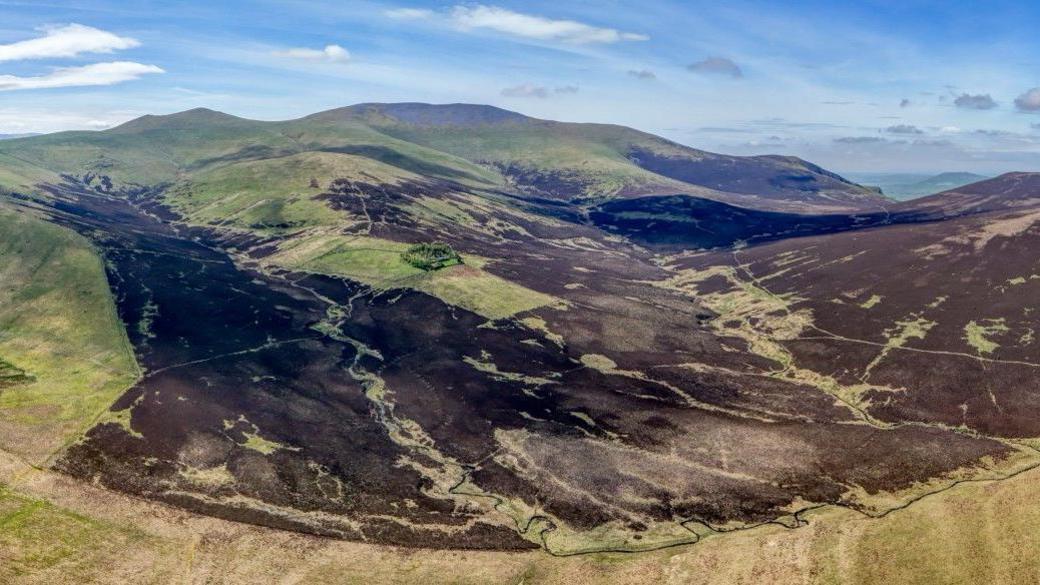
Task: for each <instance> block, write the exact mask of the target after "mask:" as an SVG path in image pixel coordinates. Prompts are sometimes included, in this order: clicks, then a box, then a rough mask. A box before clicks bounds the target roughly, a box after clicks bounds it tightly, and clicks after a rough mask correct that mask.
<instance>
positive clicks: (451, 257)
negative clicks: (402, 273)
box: [401, 242, 462, 270]
mask: <svg viewBox="0 0 1040 585" xmlns="http://www.w3.org/2000/svg"><path fill="white" fill-rule="evenodd" d="M401 259H402V260H404V261H405V262H407V263H409V264H411V265H412V266H415V267H416V268H419V269H421V270H438V269H441V268H445V267H447V266H454V265H456V264H462V257H461V256H459V253H458V252H456V251H455V249H454V248H452V247H451V246H450V245H448V244H445V243H443V242H433V243H425V242H424V243H421V244H413V245H412V246H410V247H409V248H408V249H407V250H405V251H404V252H403V253H401Z"/></svg>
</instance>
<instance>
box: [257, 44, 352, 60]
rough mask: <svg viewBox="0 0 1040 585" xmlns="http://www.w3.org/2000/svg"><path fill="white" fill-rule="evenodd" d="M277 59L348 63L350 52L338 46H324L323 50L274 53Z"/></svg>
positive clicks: (303, 49) (301, 49) (304, 49)
mask: <svg viewBox="0 0 1040 585" xmlns="http://www.w3.org/2000/svg"><path fill="white" fill-rule="evenodd" d="M274 55H275V56H277V57H288V58H290V59H303V60H305V61H326V62H328V63H346V62H347V61H350V51H348V50H346V49H344V48H343V47H341V46H339V45H326V46H325V48H324V49H307V48H295V49H286V50H284V51H275V52H274Z"/></svg>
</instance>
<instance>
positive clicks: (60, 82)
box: [0, 61, 164, 91]
mask: <svg viewBox="0 0 1040 585" xmlns="http://www.w3.org/2000/svg"><path fill="white" fill-rule="evenodd" d="M149 73H164V71H163V70H162V69H160V68H159V67H156V66H155V65H144V64H142V63H134V62H133V61H113V62H110V63H92V64H90V65H84V66H82V67H62V68H58V69H55V70H53V71H51V72H50V73H48V74H46V75H39V76H33V77H19V76H16V75H0V91H15V90H20V89H52V88H56V87H82V86H92V85H114V84H116V83H122V82H124V81H132V80H134V79H138V78H140V77H142V76H144V75H147V74H149Z"/></svg>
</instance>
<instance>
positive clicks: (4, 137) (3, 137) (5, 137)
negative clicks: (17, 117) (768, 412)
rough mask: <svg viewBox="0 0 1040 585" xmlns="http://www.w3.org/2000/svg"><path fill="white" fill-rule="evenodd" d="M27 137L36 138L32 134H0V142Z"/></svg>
mask: <svg viewBox="0 0 1040 585" xmlns="http://www.w3.org/2000/svg"><path fill="white" fill-rule="evenodd" d="M28 136H37V134H33V133H27V134H0V140H10V139H12V138H26V137H28Z"/></svg>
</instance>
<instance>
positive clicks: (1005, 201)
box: [893, 173, 1040, 218]
mask: <svg viewBox="0 0 1040 585" xmlns="http://www.w3.org/2000/svg"><path fill="white" fill-rule="evenodd" d="M1034 207H1040V173H1005V174H1003V175H1000V176H999V177H994V178H992V179H986V180H984V181H978V182H975V183H972V184H970V185H963V186H960V187H957V188H955V189H950V190H949V191H944V192H942V193H936V194H935V195H931V196H928V197H922V198H920V199H915V200H913V201H906V202H903V203H901V204H899V205H897V206H895V207H894V208H893V210H894V211H895V212H896V213H899V214H919V215H926V216H928V217H929V218H947V217H957V216H962V215H974V214H978V213H988V212H993V211H1018V210H1022V209H1029V208H1034Z"/></svg>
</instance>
